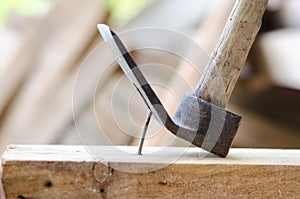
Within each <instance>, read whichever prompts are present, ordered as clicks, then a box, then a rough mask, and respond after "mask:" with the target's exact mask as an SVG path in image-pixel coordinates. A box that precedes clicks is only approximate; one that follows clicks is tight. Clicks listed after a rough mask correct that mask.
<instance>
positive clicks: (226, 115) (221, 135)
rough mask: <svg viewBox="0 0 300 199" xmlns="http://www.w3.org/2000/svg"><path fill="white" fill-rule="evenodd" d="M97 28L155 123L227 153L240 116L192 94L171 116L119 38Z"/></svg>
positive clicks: (103, 26)
mask: <svg viewBox="0 0 300 199" xmlns="http://www.w3.org/2000/svg"><path fill="white" fill-rule="evenodd" d="M98 29H99V31H100V33H101V35H102V36H103V38H104V40H105V42H106V43H107V44H108V46H109V48H110V49H111V51H112V53H113V55H114V57H115V58H116V60H117V62H118V63H119V65H120V66H121V68H122V70H123V71H124V73H125V75H126V76H127V77H128V79H129V80H130V81H131V82H132V83H133V85H134V86H135V87H136V89H137V90H138V91H139V93H140V94H141V96H142V98H143V99H144V101H145V103H146V104H147V106H148V108H149V109H150V111H151V112H152V114H153V115H154V116H155V118H156V119H157V121H158V122H160V123H161V124H163V125H164V126H165V127H166V128H167V129H168V130H169V131H170V132H172V133H173V134H174V135H176V136H178V137H180V138H182V139H184V140H186V141H188V142H190V143H192V144H194V145H196V146H198V147H201V148H203V149H205V150H207V151H209V152H211V153H213V154H216V155H218V156H220V157H225V156H226V155H227V154H228V151H229V148H230V146H231V143H232V140H233V138H234V136H235V134H236V132H237V129H238V126H239V122H240V120H241V116H238V115H236V114H233V113H230V112H228V111H226V110H225V109H223V108H221V107H218V106H216V105H213V104H211V103H209V102H207V101H205V100H202V99H200V98H198V97H196V96H193V95H185V96H184V98H183V99H182V101H181V103H180V105H179V107H178V109H177V111H176V114H175V116H174V118H173V119H172V118H171V117H170V116H169V114H168V112H167V111H166V109H165V108H164V106H163V105H162V103H161V101H160V99H159V98H158V97H157V95H156V93H155V92H154V91H153V89H152V87H151V85H150V84H148V82H147V80H146V78H145V77H144V75H143V74H142V72H141V71H140V69H139V68H138V67H137V64H136V63H135V61H134V60H133V58H132V57H131V56H130V54H129V52H128V51H127V49H126V47H125V46H124V44H123V43H122V42H121V40H120V38H119V37H118V36H117V35H116V34H115V33H114V32H112V31H111V30H110V28H109V27H108V26H106V25H104V24H99V25H98Z"/></svg>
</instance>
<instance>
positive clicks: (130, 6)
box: [105, 0, 152, 25]
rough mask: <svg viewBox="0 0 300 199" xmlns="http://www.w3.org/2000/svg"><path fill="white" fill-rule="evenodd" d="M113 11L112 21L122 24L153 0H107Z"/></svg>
mask: <svg viewBox="0 0 300 199" xmlns="http://www.w3.org/2000/svg"><path fill="white" fill-rule="evenodd" d="M105 1H106V4H107V6H108V8H109V10H110V11H111V17H112V18H111V20H112V21H111V22H112V23H113V24H116V25H122V24H124V23H125V22H127V21H128V20H130V19H131V18H132V17H134V16H135V15H136V14H138V12H139V11H140V10H141V9H142V8H143V7H145V6H146V5H147V4H149V3H150V2H151V1H152V0H105Z"/></svg>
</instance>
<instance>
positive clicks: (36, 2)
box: [0, 0, 53, 26]
mask: <svg viewBox="0 0 300 199" xmlns="http://www.w3.org/2000/svg"><path fill="white" fill-rule="evenodd" d="M52 2H53V1H51V0H1V1H0V26H3V24H5V21H6V19H7V16H8V14H9V13H10V12H12V11H13V12H17V13H20V14H22V15H25V16H36V15H40V14H43V13H45V12H46V11H47V10H48V9H50V7H51V4H52Z"/></svg>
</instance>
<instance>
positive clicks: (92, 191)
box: [2, 145, 300, 198]
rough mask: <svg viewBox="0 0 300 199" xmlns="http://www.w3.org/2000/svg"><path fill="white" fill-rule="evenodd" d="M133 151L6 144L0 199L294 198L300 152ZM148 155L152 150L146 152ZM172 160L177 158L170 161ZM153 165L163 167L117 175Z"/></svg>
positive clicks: (299, 182)
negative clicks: (217, 154) (139, 153)
mask: <svg viewBox="0 0 300 199" xmlns="http://www.w3.org/2000/svg"><path fill="white" fill-rule="evenodd" d="M117 148H118V149H120V150H116V149H117ZM87 149H89V150H87ZM136 149H137V148H136V147H125V146H123V147H112V146H90V147H87V146H54V145H52V146H49V145H48V146H45V145H44V146H25V145H23V146H22V145H19V146H9V147H8V149H7V150H6V152H5V153H4V154H3V156H2V166H3V178H2V182H3V186H4V190H5V193H6V197H7V198H17V197H19V198H83V197H86V198H120V197H121V198H157V197H158V198H161V197H164V198H204V197H205V198H228V197H229V198H243V197H247V198H280V197H283V198H296V197H298V196H299V194H300V189H299V188H300V150H279V149H231V150H230V153H229V155H228V157H227V158H224V159H222V158H218V157H215V156H212V155H208V156H206V157H204V156H205V154H206V153H205V152H204V151H202V150H201V149H199V148H192V147H191V148H180V147H177V148H175V147H171V148H165V149H164V150H162V148H159V147H146V148H145V149H144V151H145V155H143V156H137V155H134V153H135V152H136ZM91 151H93V154H94V155H96V156H92V155H91V153H90V152H91ZM122 151H128V153H125V152H122ZM153 151H158V152H156V153H149V152H153ZM178 154H181V155H180V157H177V156H178ZM171 159H173V160H174V159H177V160H176V161H172V162H171V163H170V160H171ZM106 165H109V167H107V166H106ZM157 165H165V166H166V167H163V168H162V169H160V170H156V171H151V172H145V173H130V172H124V170H128V169H131V170H134V171H138V169H145V168H148V169H149V168H150V169H151V168H152V167H155V166H157ZM116 167H117V168H118V169H115V168H116ZM121 170H123V171H121Z"/></svg>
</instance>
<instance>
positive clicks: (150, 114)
mask: <svg viewBox="0 0 300 199" xmlns="http://www.w3.org/2000/svg"><path fill="white" fill-rule="evenodd" d="M151 116H152V112H151V111H150V110H149V112H148V114H147V118H146V122H145V125H144V128H143V132H142V135H141V138H140V142H139V149H138V153H137V154H138V155H142V150H143V145H144V141H145V138H146V133H147V129H148V126H149V123H150V119H151Z"/></svg>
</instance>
